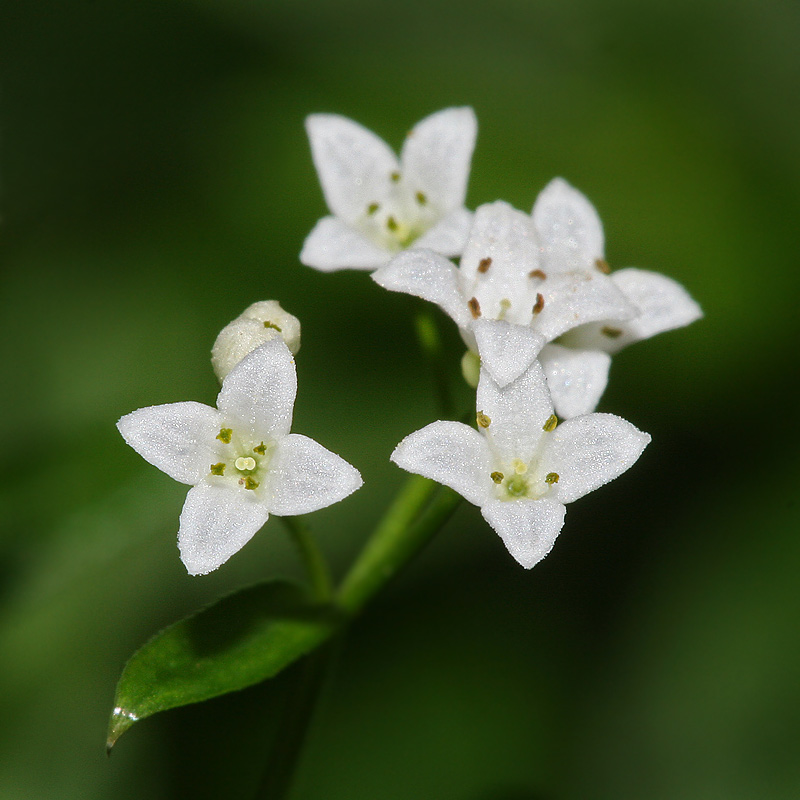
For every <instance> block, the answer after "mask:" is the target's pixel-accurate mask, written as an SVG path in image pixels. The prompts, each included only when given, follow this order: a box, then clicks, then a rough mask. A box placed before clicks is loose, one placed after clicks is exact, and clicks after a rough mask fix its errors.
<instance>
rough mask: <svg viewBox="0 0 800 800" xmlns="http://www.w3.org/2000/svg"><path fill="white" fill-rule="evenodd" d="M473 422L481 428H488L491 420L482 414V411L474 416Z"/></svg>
mask: <svg viewBox="0 0 800 800" xmlns="http://www.w3.org/2000/svg"><path fill="white" fill-rule="evenodd" d="M475 421H476V422H477V423H478V426H479V427H481V428H488V427H489V426H490V425H491V424H492V420H491V419H490V418H489V417H488V416H487V415H486V414H484V413H483V411H479V412H478V413H477V414H476V415H475Z"/></svg>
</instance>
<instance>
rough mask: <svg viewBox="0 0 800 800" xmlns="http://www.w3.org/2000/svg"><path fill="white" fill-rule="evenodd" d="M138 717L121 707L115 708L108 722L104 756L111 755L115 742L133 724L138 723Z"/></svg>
mask: <svg viewBox="0 0 800 800" xmlns="http://www.w3.org/2000/svg"><path fill="white" fill-rule="evenodd" d="M138 721H139V717H138V716H137V715H136V714H134V713H133V712H132V711H127V710H126V709H124V708H122V706H117V707H116V708H115V709H114V710H113V711H112V712H111V719H110V720H109V722H108V737H107V738H106V755H107V756H110V755H111V750H112V749H113V747H114V745H115V744H116V743H117V740H118V739H119V737H120V736H122V734H123V733H125V731H127V730H128V728H130V727H131V726H132V725H133V724H134V722H138Z"/></svg>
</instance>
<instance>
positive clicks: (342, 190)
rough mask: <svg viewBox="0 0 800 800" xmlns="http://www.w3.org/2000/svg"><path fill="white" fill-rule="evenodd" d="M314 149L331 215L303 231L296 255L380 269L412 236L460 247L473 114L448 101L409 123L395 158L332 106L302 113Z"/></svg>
mask: <svg viewBox="0 0 800 800" xmlns="http://www.w3.org/2000/svg"><path fill="white" fill-rule="evenodd" d="M306 129H307V130H308V136H309V139H310V141H311V155H312V157H313V159H314V165H315V166H316V168H317V173H318V174H319V179H320V183H321V184H322V191H323V193H324V195H325V200H326V202H327V204H328V208H329V209H330V210H331V212H332V216H329V217H323V218H322V219H321V220H320V221H319V222H318V223H317V224H316V226H315V227H314V229H313V230H312V231H311V233H310V234H309V235H308V238H307V239H306V241H305V243H304V245H303V250H302V252H301V253H300V260H301V261H302V262H303V264H306V265H307V266H309V267H314V268H316V269H319V270H323V271H325V272H330V271H333V270H338V269H346V268H352V269H377V268H378V267H380V266H381V265H383V264H386V263H387V262H388V261H389V260H390V259H391V258H392V256H394V255H395V254H397V253H398V252H399V251H400V250H403V249H404V248H406V247H409V246H410V245H411V244H412V242H413V243H414V244H415V245H417V246H420V247H427V248H430V249H431V250H434V251H435V252H437V253H442V254H444V255H447V256H456V255H460V254H461V250H462V249H463V247H464V242H465V240H466V236H467V232H468V230H469V224H470V213H469V212H468V211H467V210H466V209H465V208H464V200H465V198H466V193H467V179H468V178H469V170H470V161H471V159H472V151H473V149H474V147H475V136H476V132H477V122H476V119H475V113H474V112H473V110H472V109H471V108H447V109H444V110H443V111H438V112H437V113H435V114H432V115H431V116H429V117H426V118H425V119H423V120H422V121H421V122H419V123H417V125H416V126H415V127H414V128H413V129H412V130H411V132H410V133H409V134H408V136H407V138H406V140H405V143H404V145H403V149H402V152H401V154H400V158H399V160H398V158H397V156H396V155H395V154H394V152H392V150H391V149H390V148H389V146H388V145H387V144H386V143H385V142H384V141H383V140H382V139H380V138H379V137H377V136H376V135H375V134H374V133H372V131H369V130H367V129H366V128H364V127H363V126H361V125H359V124H358V123H356V122H353V121H352V120H350V119H347V118H346V117H341V116H338V115H336V114H312V115H311V116H309V117H308V118H307V120H306Z"/></svg>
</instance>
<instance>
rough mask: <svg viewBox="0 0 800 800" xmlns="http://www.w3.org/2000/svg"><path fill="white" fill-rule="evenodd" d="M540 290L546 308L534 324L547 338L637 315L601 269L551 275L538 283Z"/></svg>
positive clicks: (548, 339) (534, 318)
mask: <svg viewBox="0 0 800 800" xmlns="http://www.w3.org/2000/svg"><path fill="white" fill-rule="evenodd" d="M539 292H541V294H542V297H543V299H544V308H543V309H542V311H541V312H540V313H539V314H536V315H534V317H533V321H532V323H531V324H532V325H533V326H534V327H535V328H536V329H537V330H538V331H539V332H540V333H541V334H542V335H543V336H544V337H545V338H546V339H547V341H552V340H553V339H555V338H556V337H557V336H560V335H561V334H562V333H564V332H566V331H569V330H571V329H572V328H576V327H577V326H579V325H584V324H586V323H588V322H595V321H597V320H608V319H620V320H624V319H630V318H631V317H633V316H634V315H635V314H636V308H635V307H634V306H633V305H632V304H631V303H630V302H629V301H628V299H627V298H626V297H625V295H624V294H623V293H622V292H621V291H620V290H619V289H618V288H617V286H616V285H615V284H614V282H613V281H612V280H611V279H610V278H608V277H607V276H605V275H603V274H602V273H600V272H593V273H588V272H567V273H562V274H559V273H556V274H553V275H549V276H548V278H547V280H545V281H543V282H542V283H541V285H540V286H539ZM584 349H586V350H590V349H598V348H590V347H586V348H584Z"/></svg>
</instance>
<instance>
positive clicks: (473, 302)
mask: <svg viewBox="0 0 800 800" xmlns="http://www.w3.org/2000/svg"><path fill="white" fill-rule="evenodd" d="M467 305H468V306H469V313H470V314H472V317H473V319H478V317H479V316H480V315H481V304H480V303H479V302H478V298H477V297H470V299H469V300H468V301H467Z"/></svg>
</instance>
